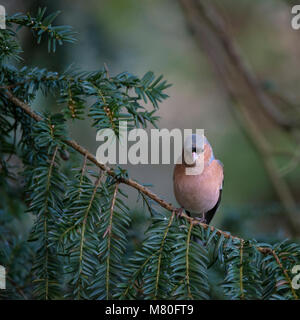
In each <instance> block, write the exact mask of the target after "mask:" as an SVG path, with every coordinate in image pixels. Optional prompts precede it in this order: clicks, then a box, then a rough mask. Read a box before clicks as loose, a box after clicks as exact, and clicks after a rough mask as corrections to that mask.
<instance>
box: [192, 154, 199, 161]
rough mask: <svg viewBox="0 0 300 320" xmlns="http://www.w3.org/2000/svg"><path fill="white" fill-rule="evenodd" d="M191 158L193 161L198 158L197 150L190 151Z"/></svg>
mask: <svg viewBox="0 0 300 320" xmlns="http://www.w3.org/2000/svg"><path fill="white" fill-rule="evenodd" d="M192 158H193V162H194V161H196V160H197V159H198V155H197V152H192Z"/></svg>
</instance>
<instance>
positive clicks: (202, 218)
mask: <svg viewBox="0 0 300 320" xmlns="http://www.w3.org/2000/svg"><path fill="white" fill-rule="evenodd" d="M194 219H196V220H197V221H199V222H201V223H205V224H207V222H206V219H205V218H204V217H201V218H200V217H195V218H194Z"/></svg>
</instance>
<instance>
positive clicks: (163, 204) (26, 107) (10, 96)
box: [5, 91, 272, 254]
mask: <svg viewBox="0 0 300 320" xmlns="http://www.w3.org/2000/svg"><path fill="white" fill-rule="evenodd" d="M5 94H6V96H7V98H8V99H9V100H10V101H11V102H12V103H13V104H14V105H15V106H17V107H19V108H21V109H22V110H24V111H25V112H26V113H27V114H28V115H29V116H30V117H31V118H33V119H35V120H36V121H41V120H42V117H41V116H39V115H38V114H36V113H35V112H34V111H33V110H32V109H31V108H30V106H29V105H28V104H26V103H24V102H23V101H21V100H20V99H18V98H17V97H15V96H14V95H13V94H12V93H11V92H9V91H6V92H5ZM64 143H66V144H67V145H68V146H70V147H71V148H73V149H74V150H76V151H77V152H79V153H81V154H82V155H83V156H84V157H86V158H87V159H88V160H90V161H91V162H92V163H94V164H95V165H96V166H97V167H99V168H100V169H101V170H103V171H104V172H106V174H108V175H109V176H111V177H114V178H116V179H117V180H118V182H119V183H124V184H127V185H128V186H130V187H132V188H134V189H136V190H138V191H139V192H141V193H143V194H144V195H146V196H147V197H149V198H150V199H152V200H154V201H155V202H156V203H158V204H159V205H160V206H161V207H162V208H165V209H166V210H168V211H170V212H176V211H177V208H175V207H174V206H172V204H170V203H168V202H166V201H165V200H163V199H161V198H159V197H158V196H157V195H156V194H155V193H153V192H152V191H150V190H149V189H148V188H146V187H144V186H143V185H141V184H139V183H137V182H136V181H134V180H132V179H126V178H123V177H116V174H115V172H114V171H113V169H111V168H110V167H108V166H106V165H104V164H102V163H100V162H98V161H97V159H96V158H95V157H94V156H93V155H92V154H91V153H90V152H89V151H88V150H86V149H85V148H84V147H82V146H80V145H79V144H78V143H77V142H76V141H74V140H64ZM180 216H181V217H182V218H184V219H186V220H188V221H189V223H192V224H193V225H197V224H198V225H200V226H201V227H202V228H203V229H205V230H206V229H210V231H211V232H214V231H215V232H216V234H218V235H219V236H222V235H223V236H224V238H226V239H233V240H238V241H242V240H243V239H242V238H239V237H236V236H233V235H231V234H230V233H228V232H225V231H222V230H220V229H217V228H215V227H214V226H209V225H208V224H205V223H202V222H200V221H199V220H196V219H193V218H191V217H189V216H188V215H187V214H185V213H182V214H181V215H180ZM256 248H257V249H258V250H259V251H260V252H261V253H263V254H272V250H271V249H270V248H268V247H256Z"/></svg>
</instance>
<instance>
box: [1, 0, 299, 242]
mask: <svg viewBox="0 0 300 320" xmlns="http://www.w3.org/2000/svg"><path fill="white" fill-rule="evenodd" d="M214 2H215V3H216V5H217V7H218V9H219V10H220V12H221V13H222V14H223V15H224V17H225V18H226V22H227V23H228V25H229V26H230V28H231V31H232V36H233V37H234V38H235V39H236V41H237V42H238V44H239V46H240V48H241V52H242V54H243V56H244V57H245V58H246V59H247V60H248V61H249V63H250V65H251V66H252V67H253V69H254V70H255V72H256V74H257V75H258V76H259V78H260V80H261V81H262V83H264V84H266V85H268V86H271V87H272V88H275V89H276V90H277V89H278V90H280V92H284V95H285V96H286V97H288V98H289V99H292V100H293V101H296V102H297V101H299V97H300V92H299V90H298V86H299V83H300V74H299V72H298V69H297V66H298V65H299V57H300V42H299V35H300V31H295V30H293V29H292V28H291V24H290V20H291V13H290V12H291V7H290V3H289V2H287V1H286V2H285V1H279V0H264V1H254V0H222V1H214ZM1 4H2V5H4V6H5V7H6V10H7V14H13V13H15V12H27V11H30V12H32V13H33V14H34V13H35V12H36V10H37V8H38V7H39V6H40V7H44V6H46V7H47V8H48V11H47V12H48V13H50V12H52V11H56V10H61V11H62V14H61V15H60V16H59V18H58V20H57V23H60V24H69V25H72V26H73V27H74V29H75V31H77V32H78V35H77V39H78V43H77V44H75V45H66V46H63V47H59V48H58V49H57V53H56V54H53V53H51V54H48V53H47V44H46V43H42V44H41V45H40V46H36V45H35V46H34V47H31V45H32V41H30V39H29V38H30V37H32V35H31V34H30V33H27V32H26V30H24V31H23V33H21V37H20V40H21V42H22V43H23V48H24V54H23V58H24V63H25V64H27V65H32V66H35V65H38V66H39V67H47V68H49V69H50V70H52V71H62V70H64V69H65V68H66V66H68V65H70V64H71V63H74V65H73V68H75V67H76V68H80V69H82V70H96V69H100V68H102V67H103V64H104V63H106V64H107V66H108V68H109V70H110V73H111V74H116V73H119V72H122V71H129V72H131V73H134V74H137V75H143V74H144V73H145V72H147V71H148V70H151V71H154V72H155V74H156V75H159V74H163V75H164V77H165V79H167V81H168V82H170V83H172V84H173V86H172V87H171V88H169V89H168V91H167V93H168V94H169V96H170V98H169V99H167V100H166V101H165V102H163V103H162V104H161V106H160V107H161V108H160V111H159V115H160V116H161V120H160V128H168V129H173V128H180V129H185V128H191V129H196V128H204V129H205V134H206V136H207V137H208V139H209V141H210V143H211V144H212V146H213V148H214V152H215V156H216V157H217V158H219V159H220V160H221V161H222V162H223V164H224V168H225V185H224V192H223V199H222V203H221V207H220V209H219V211H218V212H217V214H216V216H215V218H214V220H213V222H212V224H213V225H215V226H216V227H218V228H222V229H224V230H227V231H230V232H232V233H233V234H236V235H238V236H242V237H246V238H247V237H254V238H257V239H258V240H271V239H283V238H285V237H288V236H289V235H290V230H289V229H288V226H287V225H286V223H285V219H284V214H283V211H282V208H281V205H280V202H279V201H278V198H277V196H276V194H275V192H274V190H273V187H272V185H271V184H270V182H269V178H268V177H267V175H266V173H265V170H264V168H263V165H262V161H261V159H260V157H259V155H258V154H257V153H256V151H255V150H254V149H253V146H252V144H251V143H250V142H249V140H248V139H247V137H245V135H244V133H243V132H242V131H241V129H240V127H239V124H238V123H237V122H236V120H235V118H234V117H233V115H232V114H231V111H230V107H229V102H228V101H227V99H226V95H225V94H224V92H223V89H222V88H221V86H220V85H219V83H218V82H217V81H216V80H217V79H216V76H215V74H214V72H213V68H212V67H211V65H210V62H209V61H208V60H207V57H206V56H205V54H204V53H203V52H202V51H201V49H200V48H199V47H198V46H197V44H196V42H195V41H194V39H193V37H192V35H191V34H190V32H189V29H188V28H187V25H186V21H185V17H184V15H183V12H182V9H181V7H180V6H179V4H178V2H177V1H174V0H173V1H172V0H142V1H141V0H126V1H125V0H97V1H96V0H87V1H79V0H64V1H58V0H51V1H33V0H27V1H21V0H19V1H18V0H8V1H1ZM52 102H53V101H52ZM35 107H36V108H37V109H39V110H41V108H43V109H44V108H48V109H49V110H52V111H54V110H55V108H54V107H53V104H52V103H51V101H50V100H49V99H48V100H47V101H45V100H44V98H43V97H39V99H37V100H36V104H35ZM77 123H78V122H77ZM77 123H76V125H75V126H72V124H71V123H70V127H71V129H72V134H73V137H74V139H75V140H77V141H78V142H79V143H81V144H82V145H84V146H86V147H87V148H88V149H89V150H90V151H91V152H92V153H94V154H95V153H96V149H97V147H98V143H97V142H96V139H95V137H96V134H95V130H94V129H93V128H92V127H91V125H90V123H89V122H80V126H78V125H77ZM274 138H275V139H276V136H275V137H274ZM285 143H286V142H285V140H284V139H283V140H282V141H281V140H278V145H282V144H285ZM287 161H288V160H286V161H281V163H280V166H282V167H284V166H285V165H286V162H287ZM126 168H127V169H128V170H129V174H130V176H131V177H132V178H135V179H137V180H138V181H139V182H142V183H149V184H152V185H153V187H152V190H153V191H154V192H155V193H156V194H158V195H160V196H161V197H162V198H164V199H165V200H167V201H169V202H171V203H173V204H175V205H176V206H177V204H176V200H175V198H174V195H173V187H172V171H173V165H136V166H130V165H128V166H127V167H126ZM299 178H300V171H299V169H298V168H295V170H293V171H291V172H290V173H288V175H287V180H288V181H289V183H290V185H291V187H292V191H293V193H294V195H295V197H296V199H298V198H299V195H300V189H299ZM125 189H126V191H128V193H129V195H130V206H131V208H132V210H133V215H134V216H135V220H134V223H135V224H136V227H135V228H132V230H131V232H132V233H133V234H134V236H136V237H137V238H142V230H144V228H142V226H143V225H144V224H145V218H146V217H148V216H149V215H148V213H146V212H145V211H146V210H145V211H143V210H141V207H140V205H139V204H138V203H136V193H135V192H134V191H133V190H130V189H129V188H125ZM137 230H140V231H139V232H140V234H136V233H137V232H138V231H137Z"/></svg>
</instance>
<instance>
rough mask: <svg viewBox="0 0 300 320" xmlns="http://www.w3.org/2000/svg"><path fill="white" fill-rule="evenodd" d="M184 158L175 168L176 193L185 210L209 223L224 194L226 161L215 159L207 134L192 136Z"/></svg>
mask: <svg viewBox="0 0 300 320" xmlns="http://www.w3.org/2000/svg"><path fill="white" fill-rule="evenodd" d="M181 159H182V161H179V163H178V162H177V163H176V165H175V167H174V171H173V188H174V195H175V198H176V200H177V202H178V203H179V205H180V206H181V207H180V208H179V209H178V212H177V214H178V215H179V216H180V215H181V214H182V213H183V210H185V212H186V213H187V214H188V215H189V216H190V217H193V218H196V219H197V220H200V222H202V223H206V224H209V223H210V222H211V220H212V218H213V217H214V215H215V213H216V211H217V209H218V207H219V205H220V202H221V196H222V190H223V183H224V173H223V164H222V162H221V161H220V160H218V159H215V157H214V153H213V149H212V147H211V145H210V143H209V142H208V140H207V138H206V136H204V135H199V134H192V135H189V136H188V137H187V138H186V140H185V143H184V146H183V151H182V157H181Z"/></svg>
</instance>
